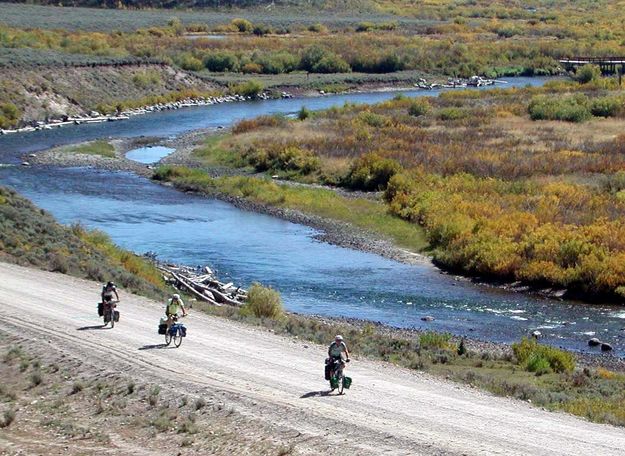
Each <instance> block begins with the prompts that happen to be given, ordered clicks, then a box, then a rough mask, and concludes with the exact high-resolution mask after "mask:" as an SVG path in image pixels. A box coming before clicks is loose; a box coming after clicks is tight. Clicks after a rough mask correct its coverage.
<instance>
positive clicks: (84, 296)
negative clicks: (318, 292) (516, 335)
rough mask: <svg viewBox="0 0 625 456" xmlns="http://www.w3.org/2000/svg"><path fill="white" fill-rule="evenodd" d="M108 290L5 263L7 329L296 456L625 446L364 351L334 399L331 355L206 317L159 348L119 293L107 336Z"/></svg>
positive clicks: (605, 430) (152, 314)
mask: <svg viewBox="0 0 625 456" xmlns="http://www.w3.org/2000/svg"><path fill="white" fill-rule="evenodd" d="M99 291H100V288H99V284H97V283H94V282H88V281H83V280H78V279H74V278H71V277H67V276H63V275H59V274H52V273H46V272H41V271H36V270H32V269H25V268H21V267H17V266H13V265H7V264H4V263H0V329H1V330H2V331H4V332H6V333H8V334H17V333H19V334H22V335H24V334H26V335H28V336H29V337H37V340H41V343H42V344H45V343H47V344H48V345H49V346H50V347H54V346H62V347H63V349H64V350H65V351H67V352H69V353H71V355H72V356H73V357H75V358H76V359H79V360H80V359H83V360H85V361H88V360H91V361H93V359H106V358H112V359H115V361H116V363H117V365H118V368H119V370H120V371H123V372H126V373H129V374H131V375H136V376H140V377H142V378H156V379H158V380H159V381H163V382H166V381H167V382H171V381H176V382H178V383H179V388H181V389H184V390H185V392H186V393H188V394H198V393H202V392H203V391H211V393H213V394H219V395H221V396H222V397H223V400H224V402H225V403H226V404H228V406H231V407H234V408H236V410H237V411H238V412H240V413H242V414H243V415H245V416H247V417H250V419H257V420H262V421H263V422H264V423H269V425H270V427H271V428H272V429H275V430H276V432H280V433H282V435H287V436H290V437H289V441H290V442H291V443H292V444H294V448H295V453H296V454H324V453H326V452H328V451H329V449H331V448H333V449H336V448H340V449H344V451H345V454H352V455H378V454H397V455H419V454H423V455H433V454H458V455H460V454H466V455H474V454H483V455H494V454H502V455H513V454H518V455H528V454H535V455H564V454H567V455H585V454H589V455H590V454H593V455H617V454H623V449H624V448H625V432H623V430H622V429H618V428H614V427H610V426H604V425H597V424H591V423H587V422H585V421H583V420H580V419H577V418H574V417H572V416H568V415H565V414H558V413H549V412H544V411H541V410H538V409H535V408H532V407H531V406H529V405H527V404H524V403H521V402H518V401H512V400H507V399H503V398H497V397H492V396H490V395H488V394H485V393H480V392H477V391H474V390H471V389H469V388H466V387H464V386H459V385H456V384H453V383H448V382H445V381H442V380H439V379H434V378H432V377H430V376H428V375H426V374H420V373H416V372H412V371H409V370H404V369H399V368H394V367H392V366H389V365H386V364H383V363H377V362H370V361H364V360H359V359H358V357H357V354H355V355H356V356H355V358H356V359H355V360H354V361H353V362H352V363H351V365H350V366H349V369H348V370H349V375H350V376H351V377H352V378H353V380H354V384H353V386H352V389H351V390H350V391H348V392H347V394H346V395H344V396H336V395H327V394H326V392H327V384H326V382H325V381H324V380H323V377H322V362H323V359H324V351H325V349H324V348H323V347H318V346H312V345H309V344H306V343H302V342H301V341H296V340H292V339H288V338H283V337H280V336H276V335H274V334H271V333H269V332H266V331H264V330H261V329H257V328H252V327H247V326H245V325H242V324H237V323H233V322H230V321H226V320H222V319H218V318H212V317H209V316H206V315H201V314H199V313H192V315H191V316H190V317H189V318H187V320H186V322H185V324H186V325H187V328H188V337H187V338H186V339H185V340H184V342H183V345H182V347H181V348H179V349H164V348H160V346H159V344H160V343H161V341H162V339H161V337H162V336H159V335H157V334H156V325H157V322H158V319H159V317H160V314H161V306H160V305H159V304H157V303H154V302H151V301H148V300H146V299H143V298H138V297H134V296H129V295H127V294H125V293H123V292H122V297H123V302H122V305H121V313H122V320H121V321H120V323H119V324H118V325H117V326H116V327H115V328H114V329H113V330H104V329H99V328H98V326H99V325H100V320H99V319H98V318H97V315H95V303H96V302H97V298H98V294H99ZM92 327H93V328H92ZM79 328H80V329H79ZM242 432H243V431H242ZM123 453H124V450H123V448H120V454H123Z"/></svg>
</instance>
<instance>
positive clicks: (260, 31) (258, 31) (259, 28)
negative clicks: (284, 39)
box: [252, 24, 273, 36]
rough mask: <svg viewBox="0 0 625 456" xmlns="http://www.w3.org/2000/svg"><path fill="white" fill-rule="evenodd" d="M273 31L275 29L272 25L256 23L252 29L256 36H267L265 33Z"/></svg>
mask: <svg viewBox="0 0 625 456" xmlns="http://www.w3.org/2000/svg"><path fill="white" fill-rule="evenodd" d="M272 31H273V30H272V29H271V27H270V26H268V25H264V24H258V25H255V26H254V28H253V29H252V33H253V34H254V35H256V36H265V35H268V34H270V33H272Z"/></svg>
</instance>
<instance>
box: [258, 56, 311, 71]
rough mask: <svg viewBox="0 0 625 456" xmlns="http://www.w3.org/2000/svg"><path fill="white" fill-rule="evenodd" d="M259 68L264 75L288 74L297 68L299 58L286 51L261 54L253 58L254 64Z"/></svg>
mask: <svg viewBox="0 0 625 456" xmlns="http://www.w3.org/2000/svg"><path fill="white" fill-rule="evenodd" d="M253 63H256V64H258V65H260V66H261V68H262V72H263V73H265V74H280V73H290V72H291V71H294V70H296V69H297V68H298V67H299V64H300V61H299V57H297V56H296V55H293V54H291V53H290V52H287V51H281V52H272V53H270V54H261V55H258V56H256V57H255V58H254V62H253Z"/></svg>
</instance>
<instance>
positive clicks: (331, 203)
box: [154, 167, 427, 252]
mask: <svg viewBox="0 0 625 456" xmlns="http://www.w3.org/2000/svg"><path fill="white" fill-rule="evenodd" d="M154 178H155V179H157V180H167V181H171V182H173V184H174V185H175V186H176V187H178V188H180V189H183V190H192V191H198V192H204V193H209V194H210V193H213V194H214V193H223V194H226V195H230V196H234V197H239V198H244V199H247V200H250V201H254V202H257V203H261V204H267V205H269V206H275V207H283V208H289V209H296V210H299V211H302V212H304V213H308V214H312V215H316V216H319V217H323V218H326V219H331V220H336V221H340V222H345V223H348V224H350V225H353V226H355V227H358V228H361V229H364V230H367V231H370V232H372V233H375V234H377V235H380V236H383V237H385V238H389V239H392V240H393V241H394V242H395V243H396V244H397V245H398V246H400V247H403V248H406V249H410V250H412V251H415V252H418V251H422V250H424V249H425V248H426V247H427V242H426V241H425V237H424V233H423V231H422V229H421V228H420V227H419V226H417V225H414V224H411V223H409V222H407V221H405V220H401V219H400V218H398V217H394V216H392V215H390V214H389V213H388V212H387V209H386V206H385V205H384V203H383V202H381V201H374V200H370V199H363V198H349V197H345V196H341V195H339V194H337V193H336V192H334V191H332V190H328V189H323V188H312V187H302V186H290V185H281V184H277V183H275V182H273V181H270V180H267V179H263V178H254V177H240V176H237V177H222V178H218V179H213V178H211V177H209V176H208V174H206V173H205V172H203V171H201V170H191V169H189V168H183V167H161V168H159V169H157V170H156V171H155V174H154Z"/></svg>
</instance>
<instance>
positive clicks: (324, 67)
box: [300, 45, 351, 73]
mask: <svg viewBox="0 0 625 456" xmlns="http://www.w3.org/2000/svg"><path fill="white" fill-rule="evenodd" d="M300 68H301V69H302V70H305V71H310V72H311V73H347V72H349V71H351V68H350V66H349V64H348V63H347V62H346V61H345V60H343V59H342V58H341V57H339V56H338V55H336V54H335V53H334V52H332V51H330V50H328V49H326V48H322V47H320V46H317V45H313V46H310V47H308V48H306V50H304V52H303V53H302V57H301V59H300Z"/></svg>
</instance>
